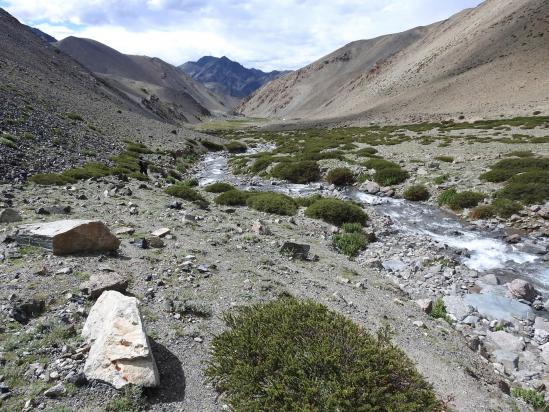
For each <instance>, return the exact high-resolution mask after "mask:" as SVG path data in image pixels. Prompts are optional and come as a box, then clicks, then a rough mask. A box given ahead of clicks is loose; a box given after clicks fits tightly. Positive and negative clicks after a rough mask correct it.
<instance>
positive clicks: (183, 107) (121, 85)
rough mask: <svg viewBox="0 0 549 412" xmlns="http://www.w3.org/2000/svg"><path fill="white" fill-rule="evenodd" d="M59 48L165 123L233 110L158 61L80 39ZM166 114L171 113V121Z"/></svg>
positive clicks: (65, 41) (224, 100)
mask: <svg viewBox="0 0 549 412" xmlns="http://www.w3.org/2000/svg"><path fill="white" fill-rule="evenodd" d="M57 47H59V49H60V50H62V51H63V52H65V53H67V54H68V55H70V56H71V57H72V58H74V59H75V60H77V61H79V62H80V63H81V64H83V65H84V66H85V67H86V68H87V69H88V70H90V71H92V72H94V73H95V74H96V75H98V76H100V77H102V78H103V79H105V80H106V81H108V82H109V83H110V84H111V85H113V86H114V87H116V88H117V89H119V90H121V91H123V92H124V93H125V94H126V95H127V96H128V97H129V98H131V99H132V100H134V101H135V102H137V103H139V104H141V105H142V106H143V107H146V108H147V109H149V110H152V111H154V112H155V113H157V114H158V115H160V116H161V117H163V118H165V119H166V120H176V121H177V120H179V121H186V122H197V121H200V120H201V119H202V118H204V117H205V116H208V115H209V114H210V113H213V112H220V113H224V112H227V111H228V110H229V108H230V104H229V101H228V99H227V98H226V97H225V96H222V95H217V94H215V93H213V92H211V91H210V90H208V89H207V88H206V87H204V86H202V85H201V84H200V83H198V82H196V81H194V80H193V79H192V78H191V77H190V76H187V75H186V74H185V73H183V72H181V70H178V69H177V68H176V67H174V66H172V65H170V64H168V63H166V62H164V61H163V60H160V59H158V58H151V57H147V56H130V55H125V54H122V53H120V52H118V51H116V50H114V49H112V48H110V47H108V46H106V45H104V44H102V43H99V42H97V41H94V40H90V39H80V38H77V37H68V38H66V39H63V40H61V41H60V42H58V43H57ZM157 98H158V99H157ZM159 103H161V104H160V105H159ZM162 106H163V107H162ZM161 109H163V110H161ZM166 111H170V112H171V118H170V116H169V114H170V113H166Z"/></svg>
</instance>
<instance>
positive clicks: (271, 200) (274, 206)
mask: <svg viewBox="0 0 549 412" xmlns="http://www.w3.org/2000/svg"><path fill="white" fill-rule="evenodd" d="M246 204H247V205H248V207H251V208H252V209H255V210H259V211H260V212H265V213H272V214H275V215H283V216H293V215H295V214H296V212H297V204H296V203H295V202H294V200H293V199H292V198H291V197H289V196H286V195H283V194H280V193H273V192H265V193H254V194H253V195H251V196H249V197H248V200H247V201H246Z"/></svg>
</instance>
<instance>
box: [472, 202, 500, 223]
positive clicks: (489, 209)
mask: <svg viewBox="0 0 549 412" xmlns="http://www.w3.org/2000/svg"><path fill="white" fill-rule="evenodd" d="M495 215H496V209H495V208H494V206H492V205H480V206H477V207H475V208H474V209H472V210H471V212H469V217H470V218H471V219H475V220H484V219H491V218H493V217H494V216H495Z"/></svg>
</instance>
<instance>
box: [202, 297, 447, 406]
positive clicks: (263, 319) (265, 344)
mask: <svg viewBox="0 0 549 412" xmlns="http://www.w3.org/2000/svg"><path fill="white" fill-rule="evenodd" d="M224 320H225V322H226V324H227V327H228V329H227V330H226V331H225V332H223V333H221V334H220V335H218V336H215V337H214V339H213V341H212V346H211V353H212V356H211V360H210V361H209V364H208V366H207V369H206V376H207V378H208V380H209V381H210V382H211V383H213V385H214V386H215V387H216V388H217V390H218V391H219V392H221V393H223V394H224V396H225V398H224V399H225V400H226V402H227V403H228V405H229V408H230V409H231V410H235V411H425V412H429V411H442V410H443V406H442V404H441V403H440V401H438V400H437V398H436V395H435V393H434V391H433V389H432V387H431V386H430V385H429V384H428V383H427V382H426V381H425V380H424V379H423V378H422V377H421V375H420V374H419V373H418V372H417V371H416V369H415V367H414V364H413V362H412V361H411V360H409V359H408V357H407V356H406V354H404V352H402V351H401V350H400V349H398V348H397V347H396V346H394V345H393V344H392V343H391V341H390V338H389V337H388V335H387V333H381V332H380V333H378V335H377V337H376V336H372V335H370V334H369V333H368V332H367V331H366V330H364V329H363V328H361V327H360V326H358V325H356V324H354V323H353V322H352V321H351V320H349V319H347V318H346V317H344V316H343V315H340V314H338V313H335V312H333V311H330V310H329V309H328V308H326V307H325V306H323V305H321V304H318V303H315V302H313V301H301V300H298V299H295V298H292V297H282V298H279V299H277V300H274V301H271V302H269V303H266V304H256V305H253V306H248V307H243V308H240V309H238V310H236V311H234V312H229V313H227V314H225V316H224Z"/></svg>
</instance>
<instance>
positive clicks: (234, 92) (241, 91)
mask: <svg viewBox="0 0 549 412" xmlns="http://www.w3.org/2000/svg"><path fill="white" fill-rule="evenodd" d="M179 68H180V69H181V70H183V71H184V72H185V73H187V74H188V75H189V76H191V77H192V78H193V79H195V80H198V81H199V82H201V83H203V84H204V85H205V86H206V87H208V88H209V89H210V90H213V91H215V92H216V93H221V94H226V95H228V96H233V97H236V98H243V97H246V96H249V95H250V94H251V93H253V92H254V91H256V90H257V89H259V88H260V87H261V86H263V85H264V84H266V83H268V82H270V81H271V80H274V79H277V78H279V77H281V76H284V75H285V74H288V73H290V72H289V71H276V70H275V71H272V72H270V73H265V72H262V71H261V70H257V69H247V68H246V67H244V66H242V65H241V64H240V63H237V62H234V61H232V60H230V59H228V58H227V57H225V56H223V57H221V58H219V57H212V56H204V57H202V58H201V59H200V60H198V61H196V62H187V63H185V64H183V65H181V66H179Z"/></svg>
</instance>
